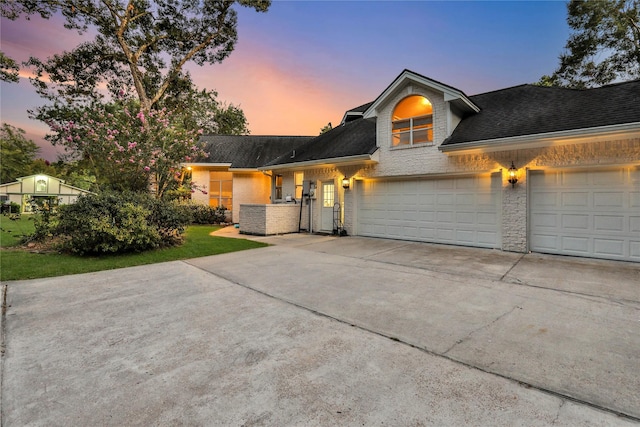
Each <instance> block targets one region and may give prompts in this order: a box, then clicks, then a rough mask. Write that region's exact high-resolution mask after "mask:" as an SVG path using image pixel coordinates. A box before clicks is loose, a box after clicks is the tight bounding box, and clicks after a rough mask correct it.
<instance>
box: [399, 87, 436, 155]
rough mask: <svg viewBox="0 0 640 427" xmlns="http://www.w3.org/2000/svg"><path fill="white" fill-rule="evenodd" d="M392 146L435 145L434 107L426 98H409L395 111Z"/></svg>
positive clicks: (417, 96) (418, 96) (401, 102)
mask: <svg viewBox="0 0 640 427" xmlns="http://www.w3.org/2000/svg"><path fill="white" fill-rule="evenodd" d="M391 129H392V130H391V135H392V146H393V147H399V146H411V145H419V144H429V143H433V107H432V106H431V102H429V100H428V99H427V98H425V97H424V96H420V95H412V96H409V97H407V98H405V99H403V100H402V101H400V103H399V104H398V105H397V106H396V108H395V110H393V121H392V123H391Z"/></svg>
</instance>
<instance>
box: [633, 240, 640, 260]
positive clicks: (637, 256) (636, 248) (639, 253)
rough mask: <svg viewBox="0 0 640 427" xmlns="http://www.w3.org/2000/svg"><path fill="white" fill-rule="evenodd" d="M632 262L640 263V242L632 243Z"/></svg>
mask: <svg viewBox="0 0 640 427" xmlns="http://www.w3.org/2000/svg"><path fill="white" fill-rule="evenodd" d="M631 260H632V261H640V241H637V242H631Z"/></svg>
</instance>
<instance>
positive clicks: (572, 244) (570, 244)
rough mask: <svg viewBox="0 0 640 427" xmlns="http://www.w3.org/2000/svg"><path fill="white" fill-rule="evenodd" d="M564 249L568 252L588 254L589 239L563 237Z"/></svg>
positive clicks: (561, 239)
mask: <svg viewBox="0 0 640 427" xmlns="http://www.w3.org/2000/svg"><path fill="white" fill-rule="evenodd" d="M560 241H561V242H562V249H563V250H565V251H567V252H572V253H580V254H583V255H585V254H588V253H589V238H587V237H561V238H560Z"/></svg>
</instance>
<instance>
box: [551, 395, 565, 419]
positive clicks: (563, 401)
mask: <svg viewBox="0 0 640 427" xmlns="http://www.w3.org/2000/svg"><path fill="white" fill-rule="evenodd" d="M565 403H567V401H566V400H564V399H560V406H558V412H557V413H556V417H555V418H554V419H553V421H552V422H551V424H553V425H555V424H556V423H557V422H558V420H559V419H560V413H561V412H562V408H563V407H564V405H565Z"/></svg>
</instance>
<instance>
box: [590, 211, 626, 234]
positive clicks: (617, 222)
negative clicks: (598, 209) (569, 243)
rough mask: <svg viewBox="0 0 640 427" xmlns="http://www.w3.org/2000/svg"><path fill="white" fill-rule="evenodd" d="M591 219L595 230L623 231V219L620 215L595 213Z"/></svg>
mask: <svg viewBox="0 0 640 427" xmlns="http://www.w3.org/2000/svg"><path fill="white" fill-rule="evenodd" d="M593 219H594V230H595V231H618V232H624V231H625V230H624V222H625V221H624V216H622V215H615V216H614V215H596V216H594V218H593Z"/></svg>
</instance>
